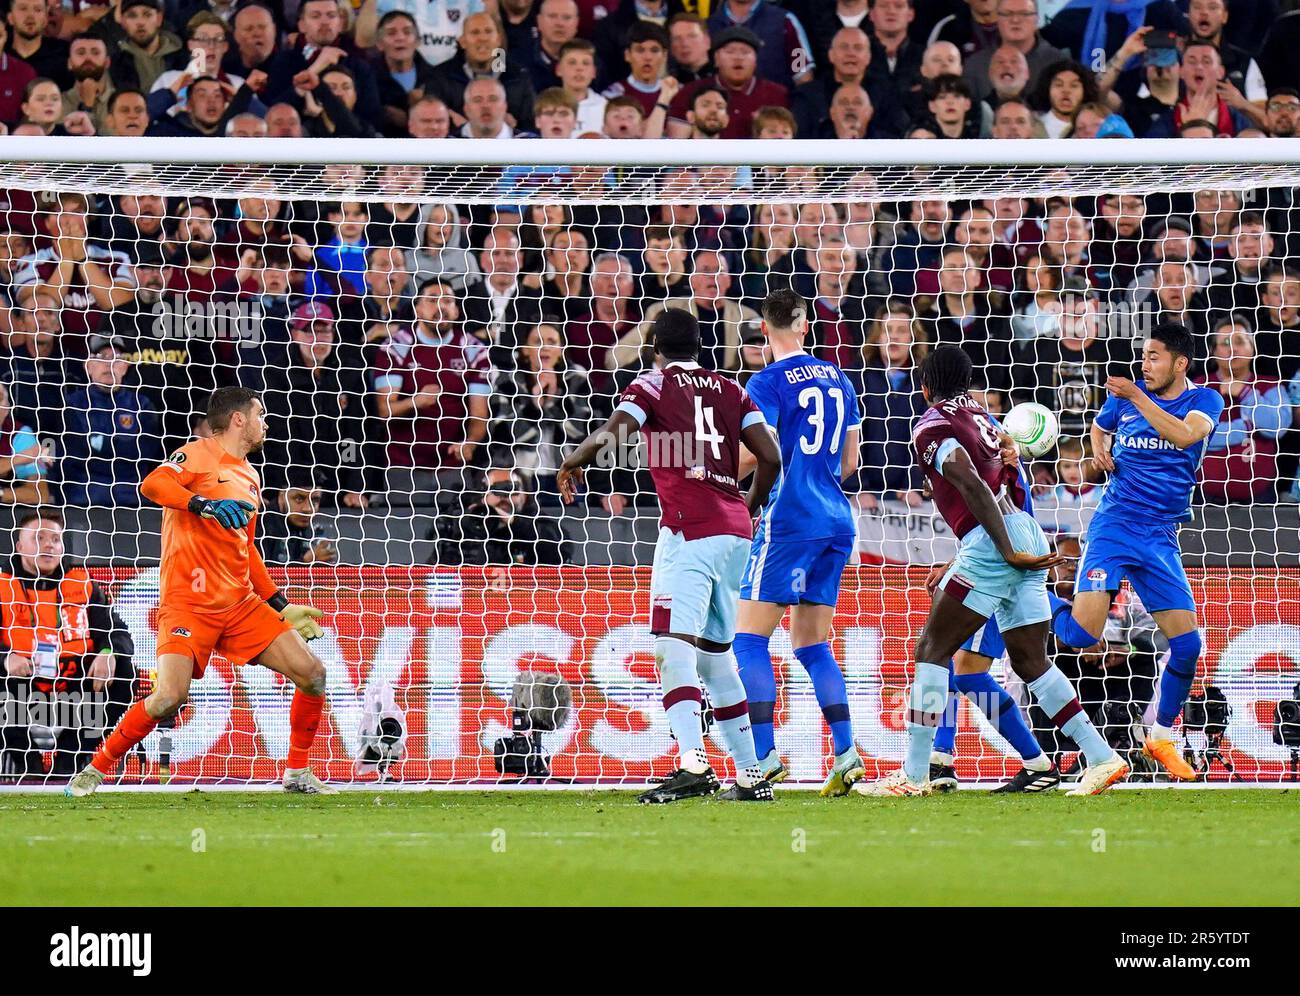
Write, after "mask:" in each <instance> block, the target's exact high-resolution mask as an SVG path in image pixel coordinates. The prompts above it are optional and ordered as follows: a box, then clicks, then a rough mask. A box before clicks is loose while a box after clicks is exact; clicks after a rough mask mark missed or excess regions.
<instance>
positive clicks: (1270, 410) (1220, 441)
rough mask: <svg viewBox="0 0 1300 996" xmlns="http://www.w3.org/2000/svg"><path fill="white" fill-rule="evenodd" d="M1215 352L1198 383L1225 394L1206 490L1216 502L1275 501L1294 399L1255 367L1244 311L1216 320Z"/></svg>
mask: <svg viewBox="0 0 1300 996" xmlns="http://www.w3.org/2000/svg"><path fill="white" fill-rule="evenodd" d="M1210 339H1211V343H1212V346H1213V354H1212V356H1211V359H1210V362H1209V364H1208V369H1207V370H1206V372H1205V374H1203V375H1202V376H1200V377H1198V378H1196V383H1198V384H1203V385H1204V386H1206V387H1211V388H1214V389H1215V390H1216V391H1218V392H1219V393H1220V394H1221V395H1223V401H1224V408H1223V413H1222V414H1221V415H1220V416H1219V424H1218V426H1217V427H1216V428H1215V430H1214V432H1213V433H1211V434H1210V438H1209V442H1208V443H1207V445H1206V451H1205V459H1204V460H1203V461H1202V462H1201V474H1200V484H1201V494H1202V495H1203V496H1204V497H1205V498H1206V500H1208V501H1213V502H1220V503H1226V502H1254V501H1271V500H1273V499H1274V498H1275V496H1276V494H1277V483H1278V481H1277V454H1278V440H1279V439H1280V438H1281V437H1282V435H1283V434H1284V433H1285V432H1287V431H1288V430H1289V429H1290V428H1291V401H1290V398H1289V396H1288V394H1287V391H1286V389H1285V387H1284V386H1283V385H1282V384H1281V383H1280V382H1278V381H1276V380H1272V379H1269V378H1265V377H1260V376H1257V375H1256V373H1255V355H1256V352H1255V336H1254V330H1253V329H1252V328H1251V326H1250V323H1249V321H1248V320H1247V319H1246V318H1245V317H1244V316H1235V315H1232V316H1228V317H1226V318H1223V319H1220V320H1219V321H1218V322H1216V323H1215V325H1214V331H1213V333H1212V334H1211V336H1210Z"/></svg>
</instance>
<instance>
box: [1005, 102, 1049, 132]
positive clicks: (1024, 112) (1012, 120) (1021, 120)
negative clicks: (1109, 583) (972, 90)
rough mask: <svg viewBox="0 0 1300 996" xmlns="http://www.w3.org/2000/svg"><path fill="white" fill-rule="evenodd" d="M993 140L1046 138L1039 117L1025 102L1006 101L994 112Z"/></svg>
mask: <svg viewBox="0 0 1300 996" xmlns="http://www.w3.org/2000/svg"><path fill="white" fill-rule="evenodd" d="M992 137H993V138H1045V137H1046V135H1045V133H1044V131H1043V125H1042V122H1041V121H1040V120H1039V118H1038V115H1036V114H1034V112H1033V111H1032V110H1031V109H1030V107H1029V105H1028V104H1026V103H1025V102H1024V101H1023V100H1004V101H1003V102H1002V103H1000V104H998V109H997V110H996V111H994V112H993V132H992Z"/></svg>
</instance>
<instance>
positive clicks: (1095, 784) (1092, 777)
mask: <svg viewBox="0 0 1300 996" xmlns="http://www.w3.org/2000/svg"><path fill="white" fill-rule="evenodd" d="M1127 774H1128V762H1127V761H1125V760H1124V759H1123V758H1122V757H1120V756H1119V755H1118V754H1116V755H1115V756H1114V757H1113V758H1112V759H1111V760H1109V761H1102V762H1101V763H1100V764H1090V765H1088V767H1087V768H1085V769H1084V772H1083V775H1082V777H1080V778H1079V783H1078V784H1077V785H1076V786H1075V787H1074V788H1072V789H1070V791H1068V792H1066V793H1065V794H1066V795H1101V793H1103V792H1105V791H1106V790H1107V789H1108V788H1110V787H1111V786H1112V785H1114V784H1115V783H1116V782H1117V781H1119V780H1120V779H1121V778H1123V777H1124V776H1125V775H1127Z"/></svg>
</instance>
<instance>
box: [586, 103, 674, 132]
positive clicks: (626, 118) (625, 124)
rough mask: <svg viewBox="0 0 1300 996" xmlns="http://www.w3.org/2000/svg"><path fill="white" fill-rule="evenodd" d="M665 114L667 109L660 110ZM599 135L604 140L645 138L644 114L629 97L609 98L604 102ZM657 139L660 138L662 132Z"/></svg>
mask: <svg viewBox="0 0 1300 996" xmlns="http://www.w3.org/2000/svg"><path fill="white" fill-rule="evenodd" d="M660 110H661V111H662V112H666V111H667V108H662V109H660ZM601 134H603V135H604V136H605V137H606V138H645V137H646V136H645V112H644V111H642V110H641V105H640V104H639V103H637V102H636V101H635V100H633V99H632V98H631V97H611V98H609V99H608V100H607V101H606V102H605V116H604V124H603V125H602V127H601ZM659 137H663V136H662V132H661V133H660V135H659Z"/></svg>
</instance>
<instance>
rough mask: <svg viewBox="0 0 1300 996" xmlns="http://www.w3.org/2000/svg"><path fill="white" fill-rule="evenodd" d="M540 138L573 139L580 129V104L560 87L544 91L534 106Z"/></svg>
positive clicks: (534, 115)
mask: <svg viewBox="0 0 1300 996" xmlns="http://www.w3.org/2000/svg"><path fill="white" fill-rule="evenodd" d="M533 117H534V118H535V119H536V124H537V137H538V138H572V137H573V136H574V134H575V132H576V129H577V127H578V102H577V101H576V100H574V99H573V97H572V96H571V95H570V94H569V93H567V92H566V91H565V90H564V89H562V88H561V87H558V86H553V87H551V88H550V89H549V90H543V91H542V92H541V93H539V94H538V95H537V100H536V101H535V102H534V104H533Z"/></svg>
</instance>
